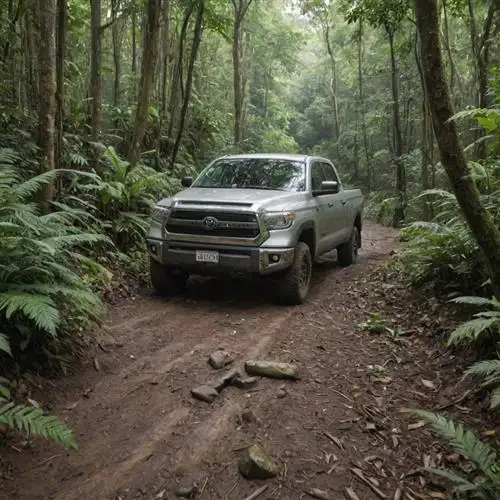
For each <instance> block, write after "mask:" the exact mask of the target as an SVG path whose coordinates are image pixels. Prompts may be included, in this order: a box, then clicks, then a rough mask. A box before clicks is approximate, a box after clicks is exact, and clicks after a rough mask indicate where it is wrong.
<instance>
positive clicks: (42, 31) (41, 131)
mask: <svg viewBox="0 0 500 500" xmlns="http://www.w3.org/2000/svg"><path fill="white" fill-rule="evenodd" d="M35 6H36V13H35V16H36V17H35V19H37V21H38V23H39V29H38V34H39V39H38V75H39V91H40V105H39V110H38V141H37V142H38V147H39V148H40V171H41V172H49V171H51V170H54V168H55V158H54V149H55V127H54V123H55V114H56V11H57V6H56V0H36V3H35ZM52 193H53V185H52V184H45V185H44V187H43V188H42V190H41V192H40V200H41V201H42V202H44V203H45V202H48V201H50V200H51V199H52Z"/></svg>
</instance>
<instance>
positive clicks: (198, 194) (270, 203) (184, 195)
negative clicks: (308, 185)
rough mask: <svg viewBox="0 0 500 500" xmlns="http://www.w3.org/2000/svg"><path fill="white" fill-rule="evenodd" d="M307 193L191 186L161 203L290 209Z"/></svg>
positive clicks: (255, 208) (254, 208)
mask: <svg viewBox="0 0 500 500" xmlns="http://www.w3.org/2000/svg"><path fill="white" fill-rule="evenodd" d="M304 198H305V193H294V192H292V193H290V192H288V191H274V190H267V189H231V188H228V189H222V188H196V187H194V188H189V189H185V190H184V191H181V192H180V193H177V194H176V195H175V196H173V197H172V198H170V199H165V200H161V202H160V203H159V204H160V205H169V204H170V203H171V202H181V203H183V202H185V203H186V204H189V203H200V202H203V203H206V204H212V203H213V204H217V203H222V204H228V205H234V206H239V207H248V208H250V209H252V210H257V209H259V208H264V209H267V210H284V209H289V208H290V207H291V205H293V204H294V202H297V201H302V200H303V199H304Z"/></svg>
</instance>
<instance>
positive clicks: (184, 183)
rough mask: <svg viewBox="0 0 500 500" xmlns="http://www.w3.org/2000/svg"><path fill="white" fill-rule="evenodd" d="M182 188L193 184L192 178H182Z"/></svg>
mask: <svg viewBox="0 0 500 500" xmlns="http://www.w3.org/2000/svg"><path fill="white" fill-rule="evenodd" d="M181 184H182V187H185V188H188V187H191V184H193V178H192V177H183V178H182V180H181Z"/></svg>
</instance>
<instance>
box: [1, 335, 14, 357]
mask: <svg viewBox="0 0 500 500" xmlns="http://www.w3.org/2000/svg"><path fill="white" fill-rule="evenodd" d="M0 352H6V353H7V354H9V355H10V356H12V351H11V350H10V342H9V337H7V335H4V334H3V333H0Z"/></svg>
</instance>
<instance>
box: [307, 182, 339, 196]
mask: <svg viewBox="0 0 500 500" xmlns="http://www.w3.org/2000/svg"><path fill="white" fill-rule="evenodd" d="M338 192H339V183H338V182H337V181H323V182H322V183H321V186H320V188H319V189H316V190H315V191H313V195H314V196H320V195H322V194H336V193H338Z"/></svg>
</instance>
